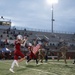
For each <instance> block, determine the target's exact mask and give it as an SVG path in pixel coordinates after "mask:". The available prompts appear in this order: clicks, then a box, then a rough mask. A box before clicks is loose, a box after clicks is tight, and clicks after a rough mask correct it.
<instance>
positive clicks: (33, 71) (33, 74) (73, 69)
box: [0, 60, 75, 75]
mask: <svg viewBox="0 0 75 75" xmlns="http://www.w3.org/2000/svg"><path fill="white" fill-rule="evenodd" d="M12 61H13V60H0V75H75V64H73V60H67V62H68V63H67V65H65V63H64V61H63V60H60V61H59V62H58V61H57V60H49V61H48V63H43V64H40V63H39V64H38V65H36V64H35V61H30V62H29V64H28V65H26V63H25V62H26V61H23V62H21V63H20V64H19V65H20V66H19V67H17V66H15V69H14V71H15V73H11V72H10V71H9V68H10V66H11V63H12Z"/></svg>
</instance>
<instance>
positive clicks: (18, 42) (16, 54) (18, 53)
mask: <svg viewBox="0 0 75 75" xmlns="http://www.w3.org/2000/svg"><path fill="white" fill-rule="evenodd" d="M23 42H25V40H22V36H21V35H18V36H17V39H16V41H15V43H14V44H15V50H14V61H13V62H12V64H11V68H10V69H9V70H10V71H11V72H12V73H15V72H14V66H15V64H16V66H17V67H19V65H18V63H19V62H21V61H23V60H25V56H24V54H23V53H22V52H21V49H20V47H21V44H23ZM19 56H20V57H21V59H19V60H18V57H19Z"/></svg>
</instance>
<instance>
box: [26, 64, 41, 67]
mask: <svg viewBox="0 0 75 75" xmlns="http://www.w3.org/2000/svg"><path fill="white" fill-rule="evenodd" d="M40 65H41V64H39V65H27V66H26V67H28V68H35V67H39V66H40Z"/></svg>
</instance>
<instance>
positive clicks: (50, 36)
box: [0, 17, 75, 58]
mask: <svg viewBox="0 0 75 75" xmlns="http://www.w3.org/2000/svg"><path fill="white" fill-rule="evenodd" d="M4 24H5V25H4ZM6 26H7V27H6ZM18 34H21V35H23V36H27V37H28V42H32V41H33V40H35V39H37V40H39V41H46V42H47V43H48V48H49V50H48V54H49V56H50V55H51V54H50V52H52V55H53V56H57V52H58V47H59V42H61V41H62V40H65V42H66V43H67V45H68V47H69V50H68V53H67V58H69V57H71V58H74V53H75V50H74V49H75V34H66V33H51V32H46V31H45V32H44V31H42V30H40V31H39V30H38V31H36V29H35V30H28V29H26V28H25V29H17V28H16V27H14V28H12V27H11V21H10V20H5V19H4V18H3V17H1V21H0V50H1V49H2V48H3V47H8V48H9V49H10V50H12V51H13V50H14V40H15V38H16V36H17V35H18ZM24 48H25V47H24ZM24 48H22V50H23V51H25V49H24Z"/></svg>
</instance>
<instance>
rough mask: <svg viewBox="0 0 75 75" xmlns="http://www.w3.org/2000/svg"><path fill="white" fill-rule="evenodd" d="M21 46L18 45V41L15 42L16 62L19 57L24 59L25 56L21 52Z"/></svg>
mask: <svg viewBox="0 0 75 75" xmlns="http://www.w3.org/2000/svg"><path fill="white" fill-rule="evenodd" d="M20 47H21V44H20V43H17V41H15V51H14V59H15V60H18V57H19V56H20V57H22V58H23V57H24V54H23V53H22V52H21V49H20Z"/></svg>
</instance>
